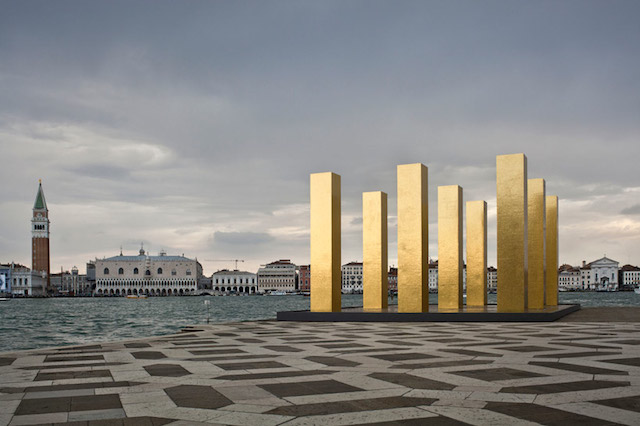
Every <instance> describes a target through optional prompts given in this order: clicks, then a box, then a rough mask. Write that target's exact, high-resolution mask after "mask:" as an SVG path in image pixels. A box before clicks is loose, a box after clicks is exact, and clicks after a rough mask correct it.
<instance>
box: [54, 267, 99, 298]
mask: <svg viewBox="0 0 640 426" xmlns="http://www.w3.org/2000/svg"><path fill="white" fill-rule="evenodd" d="M51 289H52V291H53V292H54V293H55V294H57V295H62V296H89V295H91V291H92V289H91V284H90V283H89V281H88V280H87V276H86V275H83V274H80V273H79V271H78V268H77V267H76V266H74V267H73V268H71V271H60V272H59V273H56V274H51Z"/></svg>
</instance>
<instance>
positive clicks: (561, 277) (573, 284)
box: [558, 264, 582, 291]
mask: <svg viewBox="0 0 640 426" xmlns="http://www.w3.org/2000/svg"><path fill="white" fill-rule="evenodd" d="M558 290H560V291H575V290H582V283H581V273H580V268H576V267H574V266H571V265H567V264H564V265H561V266H560V268H558Z"/></svg>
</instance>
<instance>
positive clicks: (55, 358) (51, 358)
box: [44, 355, 104, 362]
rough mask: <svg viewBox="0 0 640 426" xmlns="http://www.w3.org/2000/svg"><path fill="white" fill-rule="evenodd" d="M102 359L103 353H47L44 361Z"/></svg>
mask: <svg viewBox="0 0 640 426" xmlns="http://www.w3.org/2000/svg"><path fill="white" fill-rule="evenodd" d="M98 360H100V361H104V355H80V356H58V355H47V357H46V358H45V360H44V362H65V361H98Z"/></svg>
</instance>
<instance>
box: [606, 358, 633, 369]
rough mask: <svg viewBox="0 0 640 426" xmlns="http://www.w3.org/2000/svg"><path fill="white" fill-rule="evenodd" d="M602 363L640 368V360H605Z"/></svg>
mask: <svg viewBox="0 0 640 426" xmlns="http://www.w3.org/2000/svg"><path fill="white" fill-rule="evenodd" d="M600 362H608V363H610V364H620V365H631V366H634V367H640V358H619V359H603V360H600Z"/></svg>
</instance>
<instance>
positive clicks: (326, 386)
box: [258, 380, 362, 398]
mask: <svg viewBox="0 0 640 426" xmlns="http://www.w3.org/2000/svg"><path fill="white" fill-rule="evenodd" d="M258 386H259V387H261V388H262V389H264V390H266V391H267V392H270V393H272V394H274V395H276V396H278V397H280V398H283V397H287V396H301V395H320V394H325V393H342V392H356V391H361V390H362V389H359V388H356V387H354V386H351V385H347V384H345V383H342V382H338V381H335V380H319V381H315V382H297V383H274V384H270V385H258Z"/></svg>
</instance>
